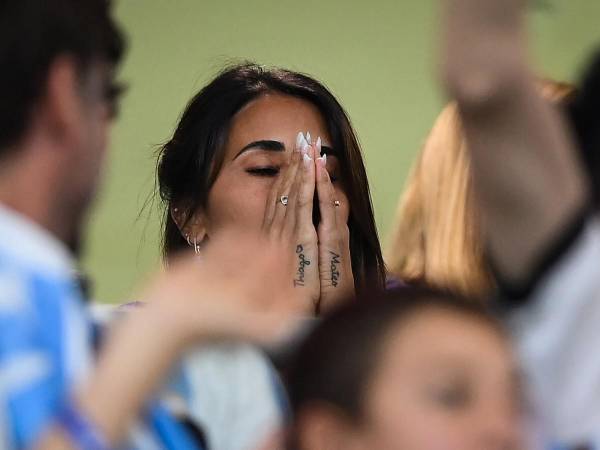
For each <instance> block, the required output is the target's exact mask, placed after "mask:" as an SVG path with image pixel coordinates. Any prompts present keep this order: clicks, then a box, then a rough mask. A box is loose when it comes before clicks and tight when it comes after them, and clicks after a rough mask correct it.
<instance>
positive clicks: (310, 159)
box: [303, 153, 312, 167]
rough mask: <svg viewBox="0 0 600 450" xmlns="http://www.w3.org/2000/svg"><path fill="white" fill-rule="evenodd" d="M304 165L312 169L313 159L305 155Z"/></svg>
mask: <svg viewBox="0 0 600 450" xmlns="http://www.w3.org/2000/svg"><path fill="white" fill-rule="evenodd" d="M303 158H304V165H305V166H306V167H310V165H311V164H312V158H311V157H310V156H308V155H307V154H306V153H305V154H304V157H303Z"/></svg>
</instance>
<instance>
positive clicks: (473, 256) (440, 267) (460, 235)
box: [387, 80, 574, 297]
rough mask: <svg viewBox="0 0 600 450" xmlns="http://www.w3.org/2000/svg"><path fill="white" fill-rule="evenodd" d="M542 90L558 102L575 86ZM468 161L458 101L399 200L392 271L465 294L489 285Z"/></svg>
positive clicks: (542, 84)
mask: <svg viewBox="0 0 600 450" xmlns="http://www.w3.org/2000/svg"><path fill="white" fill-rule="evenodd" d="M538 85H539V89H540V94H541V95H542V96H543V97H544V98H546V99H547V100H548V101H550V102H552V103H556V104H559V103H561V102H564V101H565V100H566V99H567V98H568V97H570V96H571V95H572V94H573V92H574V89H573V87H572V86H570V85H568V84H566V83H557V82H554V81H549V80H540V81H539V82H538ZM470 166H471V164H470V160H469V155H468V151H467V147H466V141H465V138H464V134H463V129H462V125H461V120H460V116H459V112H458V108H457V106H456V104H454V103H450V104H449V105H447V106H446V107H445V108H444V110H443V111H442V112H441V114H440V115H439V117H438V118H437V120H436V122H435V124H434V126H433V129H432V130H431V132H430V134H429V136H428V138H427V140H426V142H425V145H424V146H423V149H422V150H421V153H420V155H419V156H418V159H417V161H416V162H415V164H414V165H413V167H412V170H411V172H410V175H409V177H408V180H407V184H406V187H405V190H404V192H403V194H402V195H401V197H400V201H399V203H398V209H397V212H396V225H395V226H394V228H393V232H392V236H391V238H392V239H391V245H390V248H389V250H388V252H387V263H388V267H389V270H390V272H391V273H392V274H393V275H395V276H397V277H398V278H400V279H401V280H402V281H405V282H408V283H418V284H421V283H422V284H426V285H428V286H432V287H435V288H440V289H445V290H449V291H452V292H455V293H458V294H460V295H465V296H469V297H481V296H484V295H486V294H487V293H489V291H490V290H491V289H492V288H493V280H492V277H491V275H490V272H489V269H488V267H487V265H486V263H485V259H484V251H483V242H482V239H481V235H480V230H479V226H478V220H477V214H476V209H475V199H474V192H473V185H472V180H471V170H470V169H471V167H470Z"/></svg>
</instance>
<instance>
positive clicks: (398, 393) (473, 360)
mask: <svg viewBox="0 0 600 450" xmlns="http://www.w3.org/2000/svg"><path fill="white" fill-rule="evenodd" d="M296 358H297V359H296V362H295V365H294V366H293V369H292V371H291V373H290V376H289V392H290V398H291V403H292V409H293V412H294V414H295V425H294V429H293V432H292V438H291V441H292V442H291V447H292V448H293V450H317V449H327V450H336V449H340V450H341V449H344V450H350V449H365V450H366V449H369V450H394V449H398V450H440V449H443V450H493V449H498V450H500V449H503V450H510V449H520V448H522V447H521V439H522V436H521V433H522V430H521V421H522V414H523V413H522V399H521V390H520V387H521V386H520V379H519V371H518V368H517V365H516V363H515V361H514V359H513V354H512V352H511V347H510V344H509V341H508V339H507V336H505V334H504V332H503V330H502V328H501V326H500V325H499V324H498V323H497V322H496V321H495V320H494V319H493V318H492V317H491V316H489V315H488V314H487V313H486V311H485V310H483V309H481V308H480V307H479V306H477V304H476V302H473V301H467V300H463V299H460V298H454V297H450V296H448V295H445V294H441V293H438V292H433V291H428V290H423V289H417V288H407V289H401V290H393V291H388V292H387V293H384V294H381V296H377V297H376V298H368V299H365V301H364V302H354V303H352V304H348V305H345V306H343V307H342V308H341V309H339V310H338V311H336V312H334V313H333V314H332V315H331V316H330V317H327V318H325V319H324V320H323V322H322V323H320V324H319V325H318V326H317V328H316V329H315V330H314V331H313V333H312V334H311V335H310V336H309V337H308V338H307V340H306V341H305V342H304V344H303V345H302V346H301V348H300V350H299V352H298V354H297V357H296Z"/></svg>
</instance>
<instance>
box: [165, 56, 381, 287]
mask: <svg viewBox="0 0 600 450" xmlns="http://www.w3.org/2000/svg"><path fill="white" fill-rule="evenodd" d="M269 92H278V93H281V94H285V95H290V96H293V97H297V98H300V99H302V100H306V101H308V102H310V103H311V104H313V105H315V106H316V107H317V108H318V110H319V111H320V113H321V114H322V115H323V118H324V119H325V122H326V124H327V128H328V131H329V133H330V135H331V139H332V145H333V147H334V148H335V149H336V150H337V151H338V154H339V155H340V170H341V175H342V177H341V178H342V180H344V185H345V189H346V195H347V196H348V199H349V202H350V205H352V207H351V213H350V218H349V220H348V228H349V230H350V253H351V257H352V270H353V272H354V279H355V285H356V288H357V290H359V291H360V289H361V288H362V287H363V286H365V285H366V283H367V282H368V281H369V282H371V283H376V284H377V285H378V286H383V285H384V282H385V269H384V262H383V257H382V255H381V246H380V244H379V238H378V236H377V229H376V226H375V220H374V218H373V207H372V204H371V196H370V192H369V184H368V181H367V175H366V171H365V167H364V164H363V159H362V155H361V150H360V146H359V143H358V140H357V138H356V135H355V133H354V130H353V129H352V125H351V123H350V120H349V118H348V116H347V114H346V112H345V111H344V109H343V108H342V106H341V105H340V103H339V102H338V101H337V100H336V98H335V97H334V96H333V95H332V94H331V93H330V92H329V91H328V90H327V88H326V87H325V86H324V85H323V84H321V83H320V82H318V81H316V80H315V79H313V78H311V77H309V76H307V75H304V74H301V73H297V72H292V71H289V70H284V69H269V68H265V67H263V66H259V65H256V64H253V63H244V64H239V65H235V66H231V67H228V68H226V69H225V70H223V71H222V72H221V73H220V74H219V75H218V76H217V77H216V78H215V79H214V80H212V81H211V82H210V83H209V84H208V85H207V86H205V87H204V88H203V89H202V90H201V91H200V92H198V94H196V96H195V97H194V98H193V99H192V100H191V101H190V103H189V104H188V105H187V107H186V109H185V111H184V113H183V115H182V117H181V119H180V121H179V124H178V125H177V128H176V130H175V133H174V135H173V137H172V138H171V139H170V140H169V141H168V142H167V143H166V144H165V145H164V146H163V147H162V148H161V150H160V154H159V159H158V163H157V182H158V186H159V192H160V196H161V199H162V201H163V204H164V211H163V243H162V245H163V254H164V255H165V257H167V258H168V257H169V256H170V255H172V254H173V253H174V252H177V251H178V250H181V249H183V248H186V247H188V245H189V244H188V242H187V241H186V240H185V239H184V238H183V236H182V234H181V232H180V229H179V227H178V226H177V224H176V223H175V221H174V220H173V218H172V216H171V209H172V208H174V207H175V206H177V207H178V208H181V209H182V210H184V211H185V214H186V216H185V217H184V223H186V222H187V221H189V220H190V218H192V217H193V216H194V214H195V213H196V212H198V211H202V210H203V209H205V208H206V205H207V200H208V194H209V191H210V189H211V187H212V186H213V183H214V182H215V180H216V178H217V176H218V174H219V171H220V169H221V166H222V164H223V159H224V151H223V149H224V146H225V142H226V140H227V136H228V133H229V128H230V124H231V120H232V118H233V116H234V115H235V114H236V113H237V112H238V111H239V110H240V109H241V108H243V107H244V106H245V105H246V104H248V103H249V102H250V101H252V100H254V99H256V98H258V97H260V96H261V95H264V94H266V93H269Z"/></svg>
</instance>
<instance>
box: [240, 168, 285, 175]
mask: <svg viewBox="0 0 600 450" xmlns="http://www.w3.org/2000/svg"><path fill="white" fill-rule="evenodd" d="M246 172H247V173H249V174H250V175H253V176H256V177H274V176H277V175H278V174H279V167H276V166H268V167H252V168H250V169H246Z"/></svg>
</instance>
